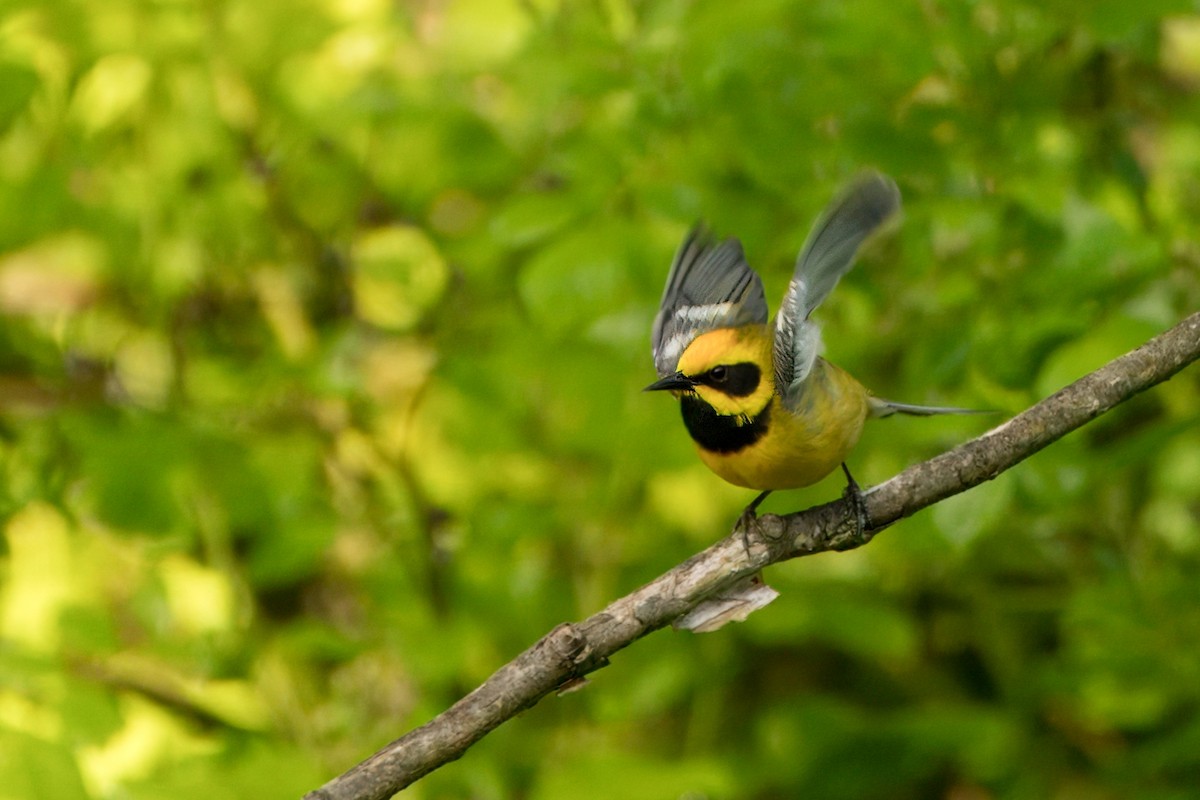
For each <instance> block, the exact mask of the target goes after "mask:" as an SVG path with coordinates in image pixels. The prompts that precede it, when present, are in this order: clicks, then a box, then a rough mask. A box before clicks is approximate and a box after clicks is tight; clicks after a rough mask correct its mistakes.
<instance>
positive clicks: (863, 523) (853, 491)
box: [842, 461, 871, 540]
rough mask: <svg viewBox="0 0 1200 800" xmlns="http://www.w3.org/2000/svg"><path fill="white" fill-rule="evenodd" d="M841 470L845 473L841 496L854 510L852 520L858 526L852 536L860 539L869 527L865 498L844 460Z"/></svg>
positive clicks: (869, 521)
mask: <svg viewBox="0 0 1200 800" xmlns="http://www.w3.org/2000/svg"><path fill="white" fill-rule="evenodd" d="M842 472H844V473H846V491H844V492H842V497H844V498H845V499H846V502H848V503H849V504H850V506H851V508H852V509H853V511H854V522H855V524H856V525H857V526H858V528H857V530H856V532H855V537H854V538H855V539H857V540H861V539H862V537H863V534H864V533H866V531H867V530H868V529H869V528H870V527H871V520H870V519H869V518H868V517H867V498H866V495H864V494H863V493H862V489H861V488H859V485H858V481H856V480H854V476H853V475H851V474H850V468H849V467H847V466H846V462H844V461H843V462H842Z"/></svg>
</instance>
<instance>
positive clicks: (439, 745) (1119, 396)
mask: <svg viewBox="0 0 1200 800" xmlns="http://www.w3.org/2000/svg"><path fill="white" fill-rule="evenodd" d="M1198 358H1200V313H1196V314H1192V315H1191V316H1190V317H1188V318H1187V319H1185V320H1184V321H1183V322H1181V323H1179V324H1178V325H1176V326H1175V327H1173V328H1171V329H1170V330H1169V331H1167V332H1166V333H1163V334H1161V335H1159V336H1157V337H1155V338H1154V339H1151V340H1150V341H1149V342H1147V343H1146V344H1144V345H1142V346H1141V347H1139V348H1138V349H1136V350H1134V351H1132V352H1130V353H1127V354H1125V355H1123V356H1121V357H1120V358H1118V359H1116V360H1114V361H1112V362H1110V363H1108V364H1107V365H1105V366H1104V367H1102V368H1101V369H1098V370H1096V371H1095V372H1092V373H1090V374H1089V375H1086V376H1084V377H1083V378H1081V379H1079V380H1078V381H1076V382H1075V383H1072V384H1071V385H1070V386H1068V387H1066V388H1065V389H1062V390H1061V391H1059V392H1057V393H1056V394H1054V395H1052V396H1051V397H1048V398H1046V399H1045V400H1043V401H1042V402H1040V403H1038V404H1037V405H1035V406H1033V407H1032V408H1030V409H1028V410H1027V411H1025V412H1024V413H1022V414H1020V415H1018V416H1016V417H1014V418H1013V419H1011V420H1009V421H1008V422H1006V423H1004V424H1002V425H1000V426H999V427H997V428H995V429H993V430H991V431H988V432H987V433H985V434H983V435H982V436H980V437H979V438H977V439H973V440H971V441H969V442H966V443H965V444H962V445H960V446H959V447H956V448H954V449H953V450H951V451H949V452H947V453H944V454H942V455H940V456H938V457H936V458H933V459H930V460H929V461H926V462H924V463H921V464H917V465H915V466H912V467H909V468H908V469H906V470H905V471H904V472H902V473H900V474H899V475H897V476H896V477H894V478H892V479H891V480H889V481H887V482H885V483H882V484H880V485H879V486H876V487H873V488H872V489H870V490H869V491H867V492H866V496H865V499H866V512H867V517H868V520H869V525H868V527H867V529H866V530H865V531H863V530H859V526H858V525H857V524H856V523H855V521H854V519H855V518H854V516H853V511H852V509H851V507H850V505H849V504H848V502H847V501H846V500H838V501H836V502H833V503H827V504H825V505H822V506H817V507H815V508H811V509H808V510H807V511H801V512H797V513H795V514H789V515H787V516H784V517H777V516H773V515H765V516H763V517H762V518H761V519H760V524H759V525H758V526H757V527H756V528H755V529H752V530H751V531H750V532H749V533H748V534H747V536H746V538H745V539H743V536H742V534H741V533H740V532H739V533H735V534H733V535H731V536H729V537H727V538H725V539H723V540H721V541H720V542H717V543H716V544H714V545H713V546H712V547H710V548H708V549H707V550H705V551H704V552H702V553H699V554H697V555H695V556H693V557H692V558H690V559H688V560H687V561H685V562H684V563H682V564H680V565H679V566H677V567H675V568H674V569H672V570H670V571H669V572H667V573H665V574H663V575H662V576H660V577H659V578H657V579H656V580H654V581H653V582H651V583H649V584H647V585H645V586H643V587H642V588H640V589H638V590H637V591H635V592H633V593H632V594H630V595H627V596H625V597H623V598H621V599H619V600H617V601H615V602H613V603H612V604H610V605H609V606H608V607H607V608H605V609H604V610H603V611H601V612H599V613H597V614H593V615H592V616H590V617H588V618H587V619H585V620H583V621H582V622H577V623H565V624H562V625H559V626H558V627H556V628H555V629H554V630H552V631H550V632H549V633H548V634H546V635H545V636H543V637H542V638H541V639H540V640H539V641H538V642H537V643H536V644H534V645H533V646H532V647H530V648H529V649H528V650H526V651H525V652H523V653H521V654H520V655H519V656H517V657H516V658H515V659H513V660H512V661H510V662H509V663H508V664H505V665H504V666H503V667H501V668H500V669H499V670H497V671H496V672H495V674H493V675H492V676H491V677H490V678H488V680H487V681H486V682H484V683H483V684H482V685H481V686H479V687H478V688H477V689H475V690H474V691H473V692H471V693H470V694H468V695H467V696H466V697H464V698H463V699H461V700H459V701H458V702H457V703H455V704H454V705H453V706H451V707H450V708H449V709H448V710H446V711H445V712H443V713H442V714H440V715H438V716H437V717H435V718H434V719H433V720H432V721H430V722H428V723H426V724H425V725H423V726H421V727H420V728H417V729H416V730H413V731H411V732H409V733H408V734H406V735H404V736H403V737H401V738H400V739H397V740H396V741H394V742H392V743H391V744H389V745H388V746H387V747H385V748H383V749H382V750H380V751H379V752H378V753H376V754H375V755H373V756H371V757H370V758H368V759H367V760H366V761H364V762H362V763H361V764H359V765H358V766H356V767H354V768H352V769H351V770H349V771H348V772H346V773H344V774H343V775H341V776H339V777H337V778H334V779H333V780H331V781H330V782H329V783H327V784H325V785H324V786H322V787H321V788H320V789H316V790H314V791H312V792H310V793H309V794H307V795H305V800H351V799H353V800H382V798H386V797H390V796H391V795H392V794H394V793H396V792H398V791H399V790H400V789H403V788H404V787H405V786H408V785H409V784H411V783H413V782H414V781H416V780H418V779H419V778H421V777H422V776H423V775H426V774H427V773H429V772H432V771H433V770H435V769H437V768H438V767H440V766H441V765H443V764H445V763H447V762H449V761H453V760H455V759H457V758H459V757H461V756H462V754H463V753H464V752H466V750H467V748H468V747H470V746H471V745H472V744H474V743H475V742H477V741H478V740H479V739H481V738H483V737H484V736H485V735H487V733H488V732H490V731H491V730H492V729H494V728H496V727H497V726H499V725H500V724H501V723H503V722H504V721H506V720H508V719H509V718H511V717H513V716H515V715H516V714H517V713H518V712H520V711H522V710H523V709H526V708H529V707H530V706H533V705H534V704H536V703H537V702H538V701H539V700H541V699H542V698H543V697H545V696H546V695H547V694H549V693H550V692H553V691H555V690H563V689H567V688H571V687H573V686H574V685H576V684H577V683H579V682H581V681H582V678H583V676H584V675H586V674H588V673H589V672H592V671H594V670H597V669H599V668H600V667H603V666H605V665H606V664H607V663H608V658H609V656H611V655H612V654H613V653H616V652H617V651H618V650H621V649H623V648H625V647H627V646H628V645H630V644H632V643H633V642H634V641H635V640H637V639H639V638H641V637H642V636H645V635H646V634H648V633H650V632H651V631H654V630H657V629H659V628H662V627H665V626H666V625H669V624H671V623H672V622H673V621H675V620H677V619H678V618H679V617H680V616H681V615H683V614H685V613H687V612H688V611H690V610H691V609H693V608H694V607H695V606H696V605H698V604H699V603H701V602H702V601H704V600H705V599H706V598H708V597H710V596H711V595H713V594H714V593H716V592H719V591H721V590H722V589H726V588H727V587H730V586H731V585H734V584H736V583H737V582H739V581H744V580H745V579H746V578H747V577H748V576H751V575H753V574H754V573H756V572H757V571H758V570H760V569H762V568H763V567H764V566H767V565H768V564H773V563H775V562H778V561H784V560H787V559H790V558H797V557H799V556H805V555H810V554H812V553H819V552H823V551H827V550H849V549H852V548H855V547H859V546H860V545H863V544H865V543H866V542H868V541H870V540H871V538H873V537H874V535H875V534H876V533H878V532H879V531H880V530H882V529H883V528H885V527H887V526H888V525H891V524H892V523H894V522H896V521H897V520H899V519H902V518H903V517H907V516H909V515H911V514H914V513H915V512H917V511H919V510H921V509H922V508H925V507H926V506H929V505H932V504H933V503H936V502H937V501H939V500H942V499H945V498H947V497H949V496H951V495H953V494H957V493H959V492H962V491H965V490H967V489H969V488H971V487H972V486H977V485H978V484H980V483H983V482H984V481H988V480H991V479H992V478H994V477H996V476H997V475H999V474H1000V473H1001V472H1003V471H1004V470H1006V469H1008V468H1010V467H1012V466H1013V465H1015V464H1017V463H1019V462H1021V461H1023V460H1024V459H1026V458H1028V457H1029V456H1031V455H1033V454H1034V453H1036V452H1037V451H1039V450H1041V449H1042V448H1043V447H1046V446H1047V445H1048V444H1050V443H1051V442H1053V441H1055V440H1057V439H1059V438H1061V437H1062V436H1064V435H1066V434H1067V433H1069V432H1071V431H1073V430H1075V429H1076V428H1078V427H1080V426H1082V425H1084V424H1085V423H1087V422H1089V421H1091V420H1092V419H1095V418H1096V417H1098V416H1099V415H1101V414H1103V413H1104V412H1106V411H1108V410H1109V409H1111V408H1113V407H1114V406H1116V405H1118V404H1119V403H1121V402H1124V401H1125V400H1128V399H1129V398H1130V397H1133V396H1134V395H1135V394H1138V393H1139V392H1142V391H1145V390H1146V389H1149V388H1150V387H1151V386H1154V385H1155V384H1158V383H1161V382H1162V381H1165V380H1167V379H1168V378H1170V377H1171V376H1172V375H1174V374H1175V373H1176V372H1179V371H1180V370H1181V369H1183V368H1184V367H1185V366H1187V365H1188V364H1190V363H1191V362H1193V361H1195V360H1197V359H1198Z"/></svg>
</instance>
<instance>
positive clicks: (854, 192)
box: [775, 172, 900, 405]
mask: <svg viewBox="0 0 1200 800" xmlns="http://www.w3.org/2000/svg"><path fill="white" fill-rule="evenodd" d="M899 208H900V190H899V189H898V188H896V183H895V181H893V180H892V179H891V178H889V177H887V176H886V175H881V174H879V173H877V172H870V173H867V174H865V175H862V176H860V177H859V178H857V179H856V180H855V181H854V182H853V183H852V184H850V186H849V187H847V188H846V189H845V190H844V191H843V192H842V193H841V194H839V195H838V196H837V198H835V199H834V200H833V202H831V203H830V204H829V206H828V207H827V208H826V209H825V211H824V213H822V214H821V216H820V218H818V219H817V221H816V223H815V224H814V225H813V229H812V232H811V233H809V235H808V240H807V241H806V242H805V243H804V249H803V250H801V251H800V257H799V258H798V259H796V271H795V273H793V275H792V282H791V283H790V284H789V285H788V290H787V294H786V295H784V298H783V306H782V307H781V308H780V309H779V314H778V315H777V316H776V318H775V387H776V389H777V390H778V391H779V393H780V394H781V395H782V396H783V399H784V402H785V404H788V405H791V403H792V402H794V401H795V400H796V399H797V397H798V396H799V395H800V394H801V393H802V392H803V388H804V379H805V378H807V377H808V374H809V372H810V371H812V367H813V364H814V363H815V362H816V360H817V356H818V354H819V351H820V349H821V331H820V329H819V328H818V327H817V325H816V323H814V322H811V321H810V320H809V318H808V317H809V315H810V314H812V312H813V309H815V308H816V307H817V306H819V305H820V304H821V301H822V300H824V299H825V298H826V297H827V296H828V295H829V293H830V292H832V291H833V287H835V286H837V282H838V279H839V278H841V277H842V276H843V275H845V274H846V272H848V271H849V269H850V267H851V266H852V265H853V264H854V254H855V253H857V252H858V248H859V245H861V244H862V243H863V241H864V240H865V239H866V238H867V237H868V236H870V235H871V233H872V232H874V231H875V230H876V229H877V228H878V227H879V226H880V225H882V224H883V222H884V221H886V220H887V219H888V217H890V216H892V214H894V213H895V212H896V211H897V210H898V209H899Z"/></svg>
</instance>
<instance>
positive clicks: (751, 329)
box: [678, 325, 771, 375]
mask: <svg viewBox="0 0 1200 800" xmlns="http://www.w3.org/2000/svg"><path fill="white" fill-rule="evenodd" d="M770 356H771V338H770V336H768V335H767V330H766V328H765V327H763V326H761V325H747V326H745V327H742V328H720V329H719V330H715V331H709V332H708V333H705V334H701V335H700V336H697V337H696V338H695V339H693V340H692V343H691V344H689V345H688V346H687V349H686V350H684V351H683V355H681V356H680V357H679V367H678V369H679V371H680V372H682V373H683V374H684V375H699V374H700V373H702V372H707V371H708V370H710V369H712V368H713V367H715V366H717V365H718V364H740V363H743V362H746V361H750V362H753V363H755V364H759V365H765V364H769V363H770Z"/></svg>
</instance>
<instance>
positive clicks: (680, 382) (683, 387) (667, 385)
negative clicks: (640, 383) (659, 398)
mask: <svg viewBox="0 0 1200 800" xmlns="http://www.w3.org/2000/svg"><path fill="white" fill-rule="evenodd" d="M695 385H696V382H695V381H694V380H692V379H691V378H689V377H688V376H687V375H684V374H683V373H682V372H676V373H675V374H674V375H668V376H667V377H665V378H659V379H658V380H656V381H655V382H654V383H652V384H650V385H649V386H647V387H646V388H645V389H642V391H643V392H661V391H663V390H664V389H676V390H680V391H687V390H689V389H691V388H693V387H694V386H695Z"/></svg>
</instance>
